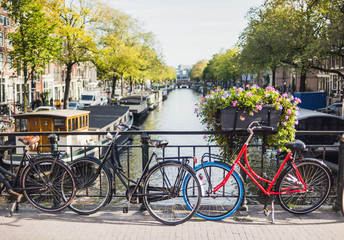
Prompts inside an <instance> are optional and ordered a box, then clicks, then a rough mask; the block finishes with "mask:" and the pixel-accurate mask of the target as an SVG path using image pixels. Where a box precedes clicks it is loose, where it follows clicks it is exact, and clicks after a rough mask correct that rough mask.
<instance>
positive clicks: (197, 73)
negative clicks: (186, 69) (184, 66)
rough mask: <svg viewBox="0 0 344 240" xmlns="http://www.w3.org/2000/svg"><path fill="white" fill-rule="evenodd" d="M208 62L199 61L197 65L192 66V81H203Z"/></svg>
mask: <svg viewBox="0 0 344 240" xmlns="http://www.w3.org/2000/svg"><path fill="white" fill-rule="evenodd" d="M207 63H208V62H207V61H206V60H201V61H198V62H197V63H196V64H195V65H193V66H192V69H191V80H194V81H197V82H199V81H200V80H201V79H202V74H203V71H204V69H205V67H206V66H207Z"/></svg>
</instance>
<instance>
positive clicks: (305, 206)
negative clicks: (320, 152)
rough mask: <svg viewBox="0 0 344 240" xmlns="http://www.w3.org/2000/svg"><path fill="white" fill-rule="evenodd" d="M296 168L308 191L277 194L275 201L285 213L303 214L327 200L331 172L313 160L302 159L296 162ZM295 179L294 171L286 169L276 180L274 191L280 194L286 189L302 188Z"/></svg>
mask: <svg viewBox="0 0 344 240" xmlns="http://www.w3.org/2000/svg"><path fill="white" fill-rule="evenodd" d="M296 167H297V169H298V171H299V172H300V175H301V177H302V179H303V181H304V183H305V184H306V186H307V188H308V191H307V192H296V193H288V194H279V195H277V199H278V201H279V203H280V205H281V207H282V208H283V209H285V210H286V211H288V212H290V213H294V214H305V213H309V212H312V211H314V210H315V209H317V208H318V207H320V206H321V205H322V204H323V203H324V202H325V200H326V199H327V197H328V195H329V193H330V189H331V184H332V179H331V172H330V170H329V169H328V167H327V166H326V165H324V164H322V163H321V162H319V161H318V160H315V159H314V160H313V159H304V160H302V161H300V162H297V163H296ZM297 179H298V178H297V176H296V174H295V169H294V168H293V167H289V168H287V169H286V170H285V171H284V172H282V174H281V175H280V177H279V179H278V182H277V185H276V187H277V189H276V191H277V192H282V191H283V189H286V188H293V190H297V189H300V187H302V188H303V186H302V184H300V183H299V182H298V180H297Z"/></svg>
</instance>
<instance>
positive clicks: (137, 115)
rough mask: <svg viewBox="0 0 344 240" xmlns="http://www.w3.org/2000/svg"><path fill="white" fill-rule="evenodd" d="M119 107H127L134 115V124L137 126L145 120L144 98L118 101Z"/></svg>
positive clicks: (135, 96) (133, 97)
mask: <svg viewBox="0 0 344 240" xmlns="http://www.w3.org/2000/svg"><path fill="white" fill-rule="evenodd" d="M119 103H120V105H121V106H127V107H129V110H130V112H132V113H133V115H134V123H135V124H138V123H140V122H142V121H143V120H145V119H146V117H147V115H148V110H149V107H148V100H147V97H145V96H137V95H134V96H128V97H125V98H122V99H121V100H120V101H119Z"/></svg>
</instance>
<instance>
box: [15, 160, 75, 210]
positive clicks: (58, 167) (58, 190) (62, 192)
mask: <svg viewBox="0 0 344 240" xmlns="http://www.w3.org/2000/svg"><path fill="white" fill-rule="evenodd" d="M21 184H22V187H23V191H24V195H25V197H26V198H27V200H28V201H29V202H30V203H31V204H32V205H33V206H34V207H36V208H38V209H39V210H41V211H45V212H58V211H61V210H63V209H65V208H66V207H67V206H68V205H69V204H70V203H71V202H72V200H73V198H74V196H75V191H76V182H75V179H74V175H73V173H72V171H71V170H70V168H69V166H68V165H67V164H65V163H64V162H62V161H60V160H56V159H53V158H38V159H37V160H35V161H34V162H33V163H32V164H29V165H27V166H26V167H25V169H24V171H23V174H22V176H21Z"/></svg>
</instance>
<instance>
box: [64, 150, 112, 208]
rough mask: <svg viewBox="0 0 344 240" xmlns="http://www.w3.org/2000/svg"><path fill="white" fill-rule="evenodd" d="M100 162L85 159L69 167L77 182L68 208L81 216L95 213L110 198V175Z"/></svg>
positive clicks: (93, 159)
mask: <svg viewBox="0 0 344 240" xmlns="http://www.w3.org/2000/svg"><path fill="white" fill-rule="evenodd" d="M100 164H101V162H100V160H98V159H96V158H91V157H85V158H81V159H78V160H76V161H75V162H73V163H71V164H70V166H71V168H72V171H73V173H74V175H75V177H76V180H77V190H76V195H75V198H74V201H73V202H72V203H71V204H70V205H69V208H70V209H72V210H73V211H74V212H76V213H78V214H81V215H89V214H92V213H95V212H97V211H98V210H99V209H100V208H102V207H103V206H105V205H106V204H107V203H108V202H109V201H110V200H111V197H112V175H111V173H110V171H109V170H108V168H107V167H106V166H105V165H102V166H100Z"/></svg>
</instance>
